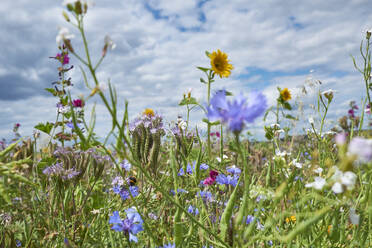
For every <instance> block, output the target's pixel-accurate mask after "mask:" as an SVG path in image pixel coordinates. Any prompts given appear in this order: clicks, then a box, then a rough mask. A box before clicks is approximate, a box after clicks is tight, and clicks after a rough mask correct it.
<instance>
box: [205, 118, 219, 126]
mask: <svg viewBox="0 0 372 248" xmlns="http://www.w3.org/2000/svg"><path fill="white" fill-rule="evenodd" d="M202 121H203V122H205V123H207V124H209V125H211V126H216V125H219V124H221V122H220V121H214V122H210V121H209V120H208V119H207V118H203V120H202Z"/></svg>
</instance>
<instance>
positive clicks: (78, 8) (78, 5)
mask: <svg viewBox="0 0 372 248" xmlns="http://www.w3.org/2000/svg"><path fill="white" fill-rule="evenodd" d="M75 13H76V14H77V15H81V14H82V13H83V9H82V6H81V2H80V1H76V2H75Z"/></svg>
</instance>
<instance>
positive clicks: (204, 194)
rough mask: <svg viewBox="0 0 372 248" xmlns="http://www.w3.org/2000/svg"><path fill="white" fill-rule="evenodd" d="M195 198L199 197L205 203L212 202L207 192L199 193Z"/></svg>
mask: <svg viewBox="0 0 372 248" xmlns="http://www.w3.org/2000/svg"><path fill="white" fill-rule="evenodd" d="M196 196H200V197H201V198H202V199H203V200H205V201H210V200H212V193H211V192H209V191H199V192H198V193H197V194H196Z"/></svg>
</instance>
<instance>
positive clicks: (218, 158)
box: [216, 154, 229, 163]
mask: <svg viewBox="0 0 372 248" xmlns="http://www.w3.org/2000/svg"><path fill="white" fill-rule="evenodd" d="M222 158H223V159H228V158H229V157H228V156H226V155H225V154H224V155H223V156H222ZM216 160H217V161H218V163H221V158H220V157H217V158H216Z"/></svg>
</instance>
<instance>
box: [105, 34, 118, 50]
mask: <svg viewBox="0 0 372 248" xmlns="http://www.w3.org/2000/svg"><path fill="white" fill-rule="evenodd" d="M105 45H107V47H108V48H110V50H114V49H115V47H116V44H115V43H114V42H113V41H112V39H111V37H110V36H108V35H106V36H105Z"/></svg>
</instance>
